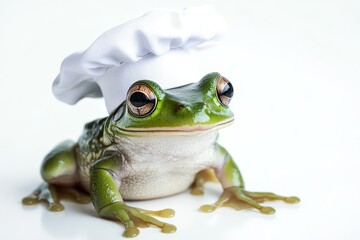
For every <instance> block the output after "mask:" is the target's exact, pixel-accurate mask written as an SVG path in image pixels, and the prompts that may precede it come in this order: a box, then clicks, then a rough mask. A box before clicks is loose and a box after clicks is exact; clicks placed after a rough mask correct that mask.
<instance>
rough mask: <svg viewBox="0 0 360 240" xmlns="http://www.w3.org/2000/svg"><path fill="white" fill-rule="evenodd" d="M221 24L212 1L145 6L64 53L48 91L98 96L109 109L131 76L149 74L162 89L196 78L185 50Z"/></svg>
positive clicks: (69, 98) (69, 96) (64, 97)
mask: <svg viewBox="0 0 360 240" xmlns="http://www.w3.org/2000/svg"><path fill="white" fill-rule="evenodd" d="M225 28H226V23H225V21H224V19H223V18H222V17H221V16H220V15H219V14H218V13H217V11H216V10H215V9H214V8H212V7H189V8H186V9H184V10H174V9H160V10H154V11H151V12H149V13H147V14H145V15H143V16H142V17H140V18H137V19H133V20H130V21H128V22H126V23H124V24H122V25H119V26H117V27H115V28H112V29H110V30H108V31H107V32H105V33H103V34H102V35H101V36H100V37H99V38H98V39H96V40H95V42H94V43H93V44H92V45H91V46H90V47H89V48H88V49H86V50H85V51H84V52H81V53H80V52H77V53H73V54H71V55H69V56H68V57H67V58H65V59H64V61H63V62H62V64H61V69H60V73H59V75H58V76H57V77H56V79H55V81H54V83H53V86H52V90H53V93H54V95H55V97H56V98H58V99H59V100H61V101H63V102H66V103H68V104H75V103H76V102H78V101H79V100H80V99H82V98H84V97H101V96H104V99H105V103H106V107H107V110H108V112H112V111H113V110H114V109H115V108H116V107H117V106H119V105H120V104H121V102H122V101H124V100H125V98H126V92H127V90H128V88H129V87H130V85H131V84H133V83H134V82H135V81H138V80H142V79H147V80H153V81H155V82H157V83H158V84H159V85H160V86H161V87H162V88H164V89H166V88H171V87H175V86H180V85H184V84H187V83H190V82H196V81H198V80H199V79H200V78H201V76H200V74H199V70H198V66H197V64H196V61H195V60H194V58H193V57H192V55H191V53H190V50H191V49H192V48H198V47H199V46H204V45H206V44H205V43H208V42H209V41H210V42H211V41H213V40H217V39H218V37H219V36H220V34H221V33H223V32H224V29H225Z"/></svg>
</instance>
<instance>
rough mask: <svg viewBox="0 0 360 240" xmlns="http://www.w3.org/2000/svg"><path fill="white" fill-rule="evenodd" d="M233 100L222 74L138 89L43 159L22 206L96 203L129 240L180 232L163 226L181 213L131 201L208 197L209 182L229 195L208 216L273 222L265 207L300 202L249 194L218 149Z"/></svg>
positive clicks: (55, 207) (144, 84)
mask: <svg viewBox="0 0 360 240" xmlns="http://www.w3.org/2000/svg"><path fill="white" fill-rule="evenodd" d="M233 94H234V87H233V85H232V84H231V82H230V81H229V80H228V79H227V78H225V77H224V76H222V75H221V74H220V73H217V72H213V73H209V74H207V75H205V76H204V77H203V78H202V79H201V80H200V81H198V82H195V83H190V84H187V85H183V86H179V87H174V88H170V89H165V90H164V89H162V88H161V87H160V86H159V85H158V84H157V83H156V82H154V81H151V80H139V81H137V82H135V83H133V84H132V85H131V86H130V88H129V89H128V91H127V95H126V99H125V100H124V101H123V102H122V103H121V104H120V105H119V106H118V107H117V108H116V109H115V110H114V111H113V112H111V113H110V115H109V116H108V117H105V118H100V119H97V120H94V121H92V122H90V123H87V124H86V125H85V127H84V131H83V133H82V135H81V136H80V138H79V140H78V141H77V142H74V141H71V140H67V141H64V142H62V143H60V144H59V145H58V146H56V147H55V148H54V149H53V150H52V151H50V153H48V154H47V155H46V156H45V158H44V160H43V163H42V165H41V176H42V178H43V180H44V182H43V183H41V184H40V186H39V187H38V188H36V189H35V190H34V191H33V192H32V193H31V194H30V195H28V196H27V197H25V198H23V200H22V202H23V204H25V205H33V204H37V203H39V202H45V203H46V204H47V206H48V209H49V210H50V211H62V210H63V209H64V206H63V204H62V203H61V201H60V200H62V199H63V198H69V197H70V198H71V199H73V200H74V201H75V202H78V203H89V202H92V203H93V205H94V208H95V210H96V212H97V213H98V215H99V216H100V217H103V218H107V219H113V220H116V221H119V222H120V223H121V224H122V225H123V226H124V231H123V236H124V237H128V238H131V237H135V236H137V235H138V234H139V233H140V231H139V228H142V227H149V226H155V227H158V228H160V229H161V232H163V233H173V232H175V231H176V230H177V228H176V226H174V225H173V224H170V223H167V222H163V221H160V220H158V217H162V218H169V217H173V216H174V214H175V211H174V210H173V209H170V208H165V209H161V210H156V211H154V210H147V209H141V208H137V207H132V206H130V205H128V204H127V203H126V202H125V201H128V200H147V199H155V198H161V197H166V196H171V195H174V194H178V193H181V192H184V191H186V190H188V189H190V192H191V193H192V194H194V195H202V194H204V185H205V183H206V182H208V181H218V182H220V184H221V186H222V189H223V192H222V194H221V195H220V197H219V199H218V200H217V201H216V202H215V203H212V204H205V205H203V206H201V207H200V211H203V212H213V211H214V210H216V209H217V208H219V207H222V206H227V207H232V208H234V209H236V210H240V209H247V208H250V209H255V210H256V211H259V212H260V213H262V214H273V213H275V209H274V208H272V207H270V206H264V205H262V203H263V202H264V201H271V200H282V201H284V202H286V203H298V202H299V201H300V199H299V198H298V197H296V196H288V197H286V196H281V195H277V194H274V193H272V192H252V191H248V190H247V189H246V188H245V185H244V180H243V178H242V175H241V174H240V170H239V168H238V167H237V165H236V162H235V161H234V159H233V158H232V157H231V155H230V154H229V153H228V151H227V150H226V149H225V148H224V147H223V146H221V145H220V144H219V143H218V142H217V139H218V132H219V130H220V129H222V128H225V127H227V126H229V125H231V124H232V123H233V122H234V114H233V112H232V111H231V110H230V108H229V104H230V101H231V99H232V97H233Z"/></svg>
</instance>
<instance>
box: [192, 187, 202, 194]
mask: <svg viewBox="0 0 360 240" xmlns="http://www.w3.org/2000/svg"><path fill="white" fill-rule="evenodd" d="M191 194H192V195H197V196H198V195H203V194H204V188H203V187H192V188H191Z"/></svg>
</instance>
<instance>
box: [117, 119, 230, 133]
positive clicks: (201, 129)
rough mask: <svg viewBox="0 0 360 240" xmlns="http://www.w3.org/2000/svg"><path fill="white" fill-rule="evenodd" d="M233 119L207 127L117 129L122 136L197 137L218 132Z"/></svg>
mask: <svg viewBox="0 0 360 240" xmlns="http://www.w3.org/2000/svg"><path fill="white" fill-rule="evenodd" d="M233 122H234V118H229V119H226V120H225V121H221V122H217V123H215V124H209V125H205V124H203V125H201V124H199V125H196V126H188V125H187V126H179V127H157V128H126V129H123V128H118V131H120V132H121V133H122V134H124V135H138V136H144V135H148V134H149V135H197V134H202V133H207V132H210V131H215V130H219V129H221V128H225V127H227V126H229V125H231V124H232V123H233Z"/></svg>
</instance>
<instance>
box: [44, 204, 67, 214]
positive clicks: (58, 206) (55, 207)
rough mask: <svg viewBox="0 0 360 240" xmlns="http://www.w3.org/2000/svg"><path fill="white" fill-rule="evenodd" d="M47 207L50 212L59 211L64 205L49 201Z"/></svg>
mask: <svg viewBox="0 0 360 240" xmlns="http://www.w3.org/2000/svg"><path fill="white" fill-rule="evenodd" d="M48 209H49V210H50V211H52V212H60V211H62V210H64V209H65V208H64V206H63V205H62V204H61V203H59V202H51V203H48Z"/></svg>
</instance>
